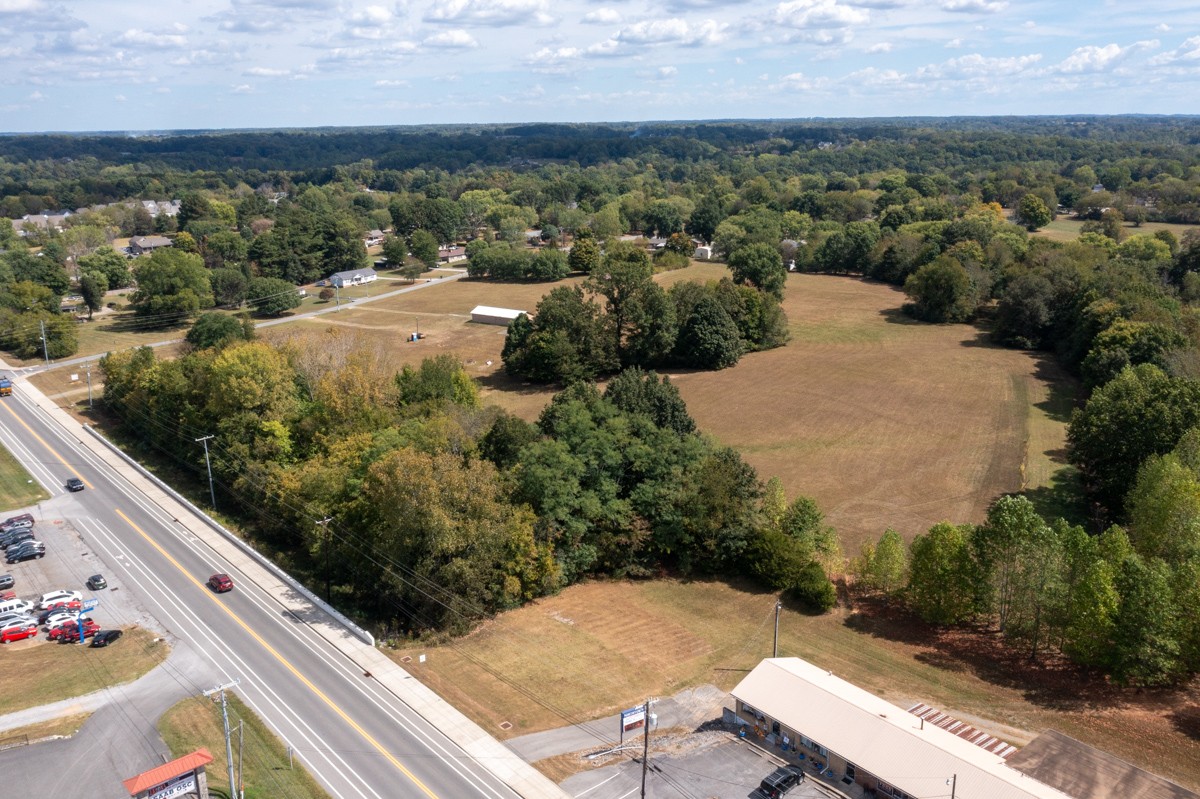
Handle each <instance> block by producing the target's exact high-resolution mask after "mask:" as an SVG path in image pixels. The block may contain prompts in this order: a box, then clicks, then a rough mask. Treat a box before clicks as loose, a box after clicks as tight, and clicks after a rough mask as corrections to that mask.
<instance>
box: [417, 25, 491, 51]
mask: <svg viewBox="0 0 1200 799" xmlns="http://www.w3.org/2000/svg"><path fill="white" fill-rule="evenodd" d="M424 44H426V45H429V46H431V47H450V48H453V49H459V50H463V49H469V48H472V47H478V46H479V42H477V41H475V37H473V36H472V35H471V34H469V33H467V32H466V31H465V30H463V29H462V28H453V29H451V30H448V31H442V32H441V33H435V34H434V35H433V36H429V37H426V39H425V41H424Z"/></svg>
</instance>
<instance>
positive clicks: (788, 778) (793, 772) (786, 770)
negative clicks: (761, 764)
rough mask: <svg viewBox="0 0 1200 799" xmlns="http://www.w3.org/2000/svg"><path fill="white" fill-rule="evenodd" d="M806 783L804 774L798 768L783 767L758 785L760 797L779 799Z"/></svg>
mask: <svg viewBox="0 0 1200 799" xmlns="http://www.w3.org/2000/svg"><path fill="white" fill-rule="evenodd" d="M802 782H804V772H803V771H801V770H800V769H799V768H797V767H796V766H781V767H779V768H777V769H775V770H774V771H772V772H771V773H770V774H769V775H767V777H766V779H764V780H763V781H762V782H760V783H759V784H758V795H759V796H762V797H765V799H779V797H781V796H787V794H788V793H789V792H790V791H791V790H792V789H793V788H795V787H796V786H797V785H799V784H800V783H802Z"/></svg>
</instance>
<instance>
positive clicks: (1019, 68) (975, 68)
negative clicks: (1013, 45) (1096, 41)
mask: <svg viewBox="0 0 1200 799" xmlns="http://www.w3.org/2000/svg"><path fill="white" fill-rule="evenodd" d="M1041 60H1042V56H1041V54H1040V53H1030V54H1029V55H1018V56H1007V57H1000V58H992V57H988V56H984V55H980V54H979V53H972V54H971V55H964V56H960V57H959V58H952V59H950V60H949V61H945V62H943V63H941V64H929V65H928V66H924V67H921V68H920V69H918V70H917V71H916V72H915V73H914V77H915V78H916V79H917V80H920V81H926V80H949V81H962V80H972V79H977V78H993V77H1000V76H1007V75H1016V74H1019V73H1022V72H1026V71H1028V70H1030V69H1032V68H1033V67H1034V66H1035V65H1036V64H1037V63H1038V62H1039V61H1041Z"/></svg>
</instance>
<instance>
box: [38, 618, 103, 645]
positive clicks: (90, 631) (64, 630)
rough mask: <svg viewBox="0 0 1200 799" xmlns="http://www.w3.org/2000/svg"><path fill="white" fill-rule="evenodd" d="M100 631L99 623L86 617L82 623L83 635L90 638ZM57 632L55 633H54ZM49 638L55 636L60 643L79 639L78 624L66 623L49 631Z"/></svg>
mask: <svg viewBox="0 0 1200 799" xmlns="http://www.w3.org/2000/svg"><path fill="white" fill-rule="evenodd" d="M99 631H100V625H99V624H97V623H96V622H94V621H92V620H91V619H88V620H87V621H85V622H84V623H83V637H84V638H91V637H92V636H93V635H95V634H96V633H97V632H99ZM55 633H57V635H56V634H55ZM50 638H51V640H53V639H55V638H57V639H58V642H59V643H60V644H73V643H75V642H76V641H78V640H79V625H78V624H68V625H65V626H63V627H59V628H57V629H54V630H51V631H50Z"/></svg>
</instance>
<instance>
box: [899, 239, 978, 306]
mask: <svg viewBox="0 0 1200 799" xmlns="http://www.w3.org/2000/svg"><path fill="white" fill-rule="evenodd" d="M904 293H905V294H907V295H908V297H909V299H911V300H912V302H911V303H907V304H905V306H904V308H905V310H907V311H908V312H909V313H910V314H912V315H913V316H915V317H916V318H917V319H921V320H923V321H926V322H965V321H967V320H968V319H970V318H971V316H973V315H974V313H975V297H974V291H973V290H972V286H971V278H970V276H969V275H968V274H967V270H966V269H964V268H963V265H962V264H960V263H959V262H958V261H957V260H955V259H954V258H951V257H950V256H948V255H943V256H941V257H939V258H938V259H937V260H936V261H934V262H932V263H928V264H925V265H924V266H922V267H921V268H920V269H918V270H917V271H916V272H914V273H913V274H912V275H910V276H909V277H908V280H906V281H904Z"/></svg>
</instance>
